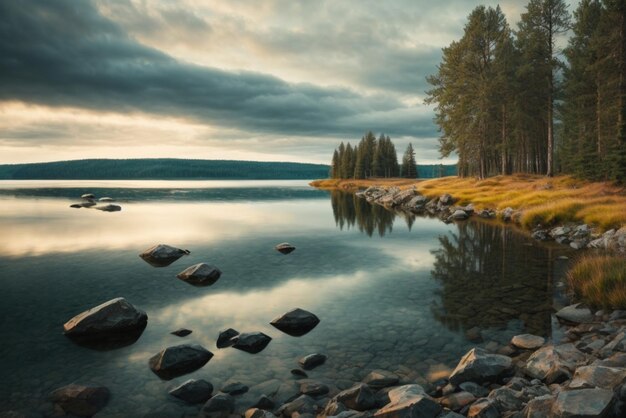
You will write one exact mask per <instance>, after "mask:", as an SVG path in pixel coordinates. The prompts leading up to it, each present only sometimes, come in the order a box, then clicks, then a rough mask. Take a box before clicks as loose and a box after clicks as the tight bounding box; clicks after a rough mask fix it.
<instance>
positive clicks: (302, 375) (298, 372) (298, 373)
mask: <svg viewBox="0 0 626 418" xmlns="http://www.w3.org/2000/svg"><path fill="white" fill-rule="evenodd" d="M291 374H292V375H294V376H296V377H297V378H300V379H306V378H307V377H309V375H307V374H306V373H305V372H304V371H302V370H300V369H291Z"/></svg>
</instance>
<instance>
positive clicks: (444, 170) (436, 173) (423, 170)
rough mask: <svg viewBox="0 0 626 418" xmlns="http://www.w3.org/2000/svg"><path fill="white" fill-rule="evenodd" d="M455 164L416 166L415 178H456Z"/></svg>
mask: <svg viewBox="0 0 626 418" xmlns="http://www.w3.org/2000/svg"><path fill="white" fill-rule="evenodd" d="M456 175H457V169H456V164H418V165H417V177H419V178H421V179H432V178H436V177H447V176H456Z"/></svg>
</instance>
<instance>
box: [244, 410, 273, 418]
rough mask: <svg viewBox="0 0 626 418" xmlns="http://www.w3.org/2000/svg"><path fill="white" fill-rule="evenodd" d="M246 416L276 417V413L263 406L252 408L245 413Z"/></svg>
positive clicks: (253, 417)
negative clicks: (262, 407)
mask: <svg viewBox="0 0 626 418" xmlns="http://www.w3.org/2000/svg"><path fill="white" fill-rule="evenodd" d="M244 417H245V418H276V415H274V414H272V413H271V412H269V411H266V410H264V409H261V408H250V409H248V410H247V411H246V413H245V414H244Z"/></svg>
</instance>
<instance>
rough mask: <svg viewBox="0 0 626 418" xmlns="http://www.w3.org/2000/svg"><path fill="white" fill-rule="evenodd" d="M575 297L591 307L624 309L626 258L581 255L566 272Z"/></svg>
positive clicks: (625, 299) (625, 304)
mask: <svg viewBox="0 0 626 418" xmlns="http://www.w3.org/2000/svg"><path fill="white" fill-rule="evenodd" d="M567 277H568V281H569V285H570V288H571V289H572V290H573V291H574V294H575V296H576V297H577V298H578V299H580V300H583V301H584V302H586V303H587V304H589V305H591V306H594V307H602V308H609V309H626V259H625V258H621V257H612V256H608V255H604V256H597V255H596V256H584V257H581V258H580V259H579V260H578V261H577V262H576V264H575V265H574V266H573V267H572V268H571V269H570V270H569V272H568V273H567Z"/></svg>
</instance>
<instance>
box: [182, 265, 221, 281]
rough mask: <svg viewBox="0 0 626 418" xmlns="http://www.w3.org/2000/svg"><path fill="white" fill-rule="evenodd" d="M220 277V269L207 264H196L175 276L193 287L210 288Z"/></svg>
mask: <svg viewBox="0 0 626 418" xmlns="http://www.w3.org/2000/svg"><path fill="white" fill-rule="evenodd" d="M221 275H222V272H221V271H220V269H218V268H217V267H215V266H211V265H209V264H207V263H198V264H195V265H193V266H191V267H187V268H186V269H185V270H183V271H181V272H180V273H178V274H177V275H176V277H178V278H179V279H180V280H182V281H184V282H187V283H189V284H190V285H193V286H211V285H212V284H214V283H215V282H216V281H217V280H218V279H219V278H220V276H221Z"/></svg>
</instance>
